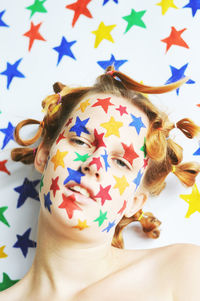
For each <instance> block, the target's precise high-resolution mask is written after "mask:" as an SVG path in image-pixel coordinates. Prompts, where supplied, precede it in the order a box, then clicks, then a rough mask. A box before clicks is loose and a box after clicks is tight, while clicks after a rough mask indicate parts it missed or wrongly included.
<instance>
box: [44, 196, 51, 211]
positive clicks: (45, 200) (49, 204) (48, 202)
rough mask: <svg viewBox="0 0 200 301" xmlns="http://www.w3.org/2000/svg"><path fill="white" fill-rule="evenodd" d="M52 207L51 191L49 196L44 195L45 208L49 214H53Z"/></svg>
mask: <svg viewBox="0 0 200 301" xmlns="http://www.w3.org/2000/svg"><path fill="white" fill-rule="evenodd" d="M51 205H52V201H51V199H50V191H49V192H48V193H47V194H44V207H45V208H47V209H48V210H49V212H50V213H51V207H50V206H51Z"/></svg>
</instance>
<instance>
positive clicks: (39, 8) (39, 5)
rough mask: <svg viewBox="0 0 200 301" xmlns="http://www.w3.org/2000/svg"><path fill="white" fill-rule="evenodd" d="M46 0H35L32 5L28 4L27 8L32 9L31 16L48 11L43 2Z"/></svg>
mask: <svg viewBox="0 0 200 301" xmlns="http://www.w3.org/2000/svg"><path fill="white" fill-rule="evenodd" d="M45 1H46V0H42V1H40V0H35V2H34V3H33V4H32V5H30V6H27V7H26V9H29V10H31V15H30V18H31V17H32V16H33V15H34V14H35V13H36V12H38V13H46V12H47V10H46V8H45V7H44V6H43V3H44V2H45Z"/></svg>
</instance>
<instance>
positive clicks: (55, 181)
mask: <svg viewBox="0 0 200 301" xmlns="http://www.w3.org/2000/svg"><path fill="white" fill-rule="evenodd" d="M58 179H59V177H56V178H55V179H53V178H52V179H51V186H50V190H53V196H54V197H55V195H56V191H57V190H60V187H59V186H58Z"/></svg>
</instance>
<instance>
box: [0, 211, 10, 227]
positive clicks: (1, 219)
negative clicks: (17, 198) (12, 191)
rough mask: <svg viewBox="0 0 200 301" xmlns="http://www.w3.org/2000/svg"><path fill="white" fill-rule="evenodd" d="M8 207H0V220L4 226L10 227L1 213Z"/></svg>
mask: <svg viewBox="0 0 200 301" xmlns="http://www.w3.org/2000/svg"><path fill="white" fill-rule="evenodd" d="M7 209H8V207H0V222H2V223H3V224H5V225H6V226H8V227H10V225H9V223H8V221H7V219H6V218H5V216H4V215H3V214H4V212H5V211H6V210H7Z"/></svg>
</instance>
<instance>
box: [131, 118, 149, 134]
mask: <svg viewBox="0 0 200 301" xmlns="http://www.w3.org/2000/svg"><path fill="white" fill-rule="evenodd" d="M131 117H132V119H133V121H132V122H131V123H129V126H134V127H135V129H136V132H137V134H138V135H139V133H140V130H141V128H146V126H145V125H144V123H143V122H142V118H141V117H135V116H134V115H133V114H131Z"/></svg>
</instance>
